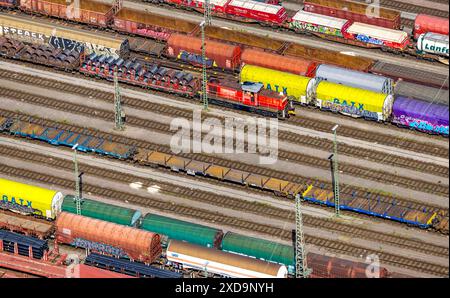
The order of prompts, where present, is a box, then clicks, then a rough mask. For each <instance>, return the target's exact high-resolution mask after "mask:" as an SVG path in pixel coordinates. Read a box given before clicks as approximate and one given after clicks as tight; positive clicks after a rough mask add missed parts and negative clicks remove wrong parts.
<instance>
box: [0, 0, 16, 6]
mask: <svg viewBox="0 0 450 298" xmlns="http://www.w3.org/2000/svg"><path fill="white" fill-rule="evenodd" d="M19 1H20V0H0V7H16V6H17V4H18V3H19Z"/></svg>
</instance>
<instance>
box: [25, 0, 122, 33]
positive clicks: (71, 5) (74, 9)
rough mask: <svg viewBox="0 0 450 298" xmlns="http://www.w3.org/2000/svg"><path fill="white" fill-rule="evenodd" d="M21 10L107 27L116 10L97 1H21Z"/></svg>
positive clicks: (110, 5)
mask: <svg viewBox="0 0 450 298" xmlns="http://www.w3.org/2000/svg"><path fill="white" fill-rule="evenodd" d="M20 8H21V9H22V10H24V11H27V12H31V13H39V14H43V15H48V16H52V17H57V18H61V19H67V20H72V21H77V22H81V23H87V24H91V25H96V26H100V27H106V26H107V25H108V24H109V23H110V22H111V20H112V17H113V15H114V13H115V9H118V7H113V5H112V4H107V3H103V2H100V1H95V0H74V1H70V0H20Z"/></svg>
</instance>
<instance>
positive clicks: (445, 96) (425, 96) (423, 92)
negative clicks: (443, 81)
mask: <svg viewBox="0 0 450 298" xmlns="http://www.w3.org/2000/svg"><path fill="white" fill-rule="evenodd" d="M447 81H448V79H447ZM394 93H395V95H396V96H403V97H409V98H415V99H419V100H424V101H427V102H431V103H438V104H442V105H446V106H448V100H449V90H448V89H443V88H434V87H429V86H424V85H419V84H415V83H411V82H406V81H402V80H400V81H398V82H397V83H396V84H395V87H394Z"/></svg>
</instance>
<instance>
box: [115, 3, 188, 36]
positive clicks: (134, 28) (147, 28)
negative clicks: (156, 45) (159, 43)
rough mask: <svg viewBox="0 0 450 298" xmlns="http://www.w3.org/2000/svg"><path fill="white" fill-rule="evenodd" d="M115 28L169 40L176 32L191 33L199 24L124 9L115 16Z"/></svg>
mask: <svg viewBox="0 0 450 298" xmlns="http://www.w3.org/2000/svg"><path fill="white" fill-rule="evenodd" d="M112 26H113V28H114V29H116V30H118V31H122V32H126V33H129V34H133V35H141V36H145V37H150V38H154V39H157V40H167V39H168V38H169V37H170V35H171V34H172V33H174V32H177V33H186V34H187V33H191V32H192V31H194V30H195V29H196V28H197V24H194V23H191V22H188V21H185V20H182V19H175V18H169V17H166V16H163V15H157V14H153V13H149V12H141V11H139V10H134V9H129V8H122V9H121V10H120V11H119V13H117V15H115V16H114V22H113V25H112Z"/></svg>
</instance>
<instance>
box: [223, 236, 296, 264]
mask: <svg viewBox="0 0 450 298" xmlns="http://www.w3.org/2000/svg"><path fill="white" fill-rule="evenodd" d="M222 250H224V251H228V252H231V253H235V254H240V255H246V256H250V257H253V258H256V259H260V260H265V261H268V262H274V263H279V264H284V265H285V266H286V267H287V268H288V270H289V272H291V273H293V272H294V270H295V257H294V248H293V247H292V246H289V245H284V244H280V243H276V242H272V241H268V240H264V239H258V238H254V237H249V236H244V235H240V234H236V233H233V232H227V233H226V234H225V236H224V237H223V240H222Z"/></svg>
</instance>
